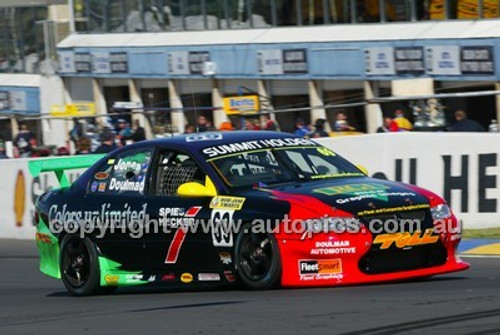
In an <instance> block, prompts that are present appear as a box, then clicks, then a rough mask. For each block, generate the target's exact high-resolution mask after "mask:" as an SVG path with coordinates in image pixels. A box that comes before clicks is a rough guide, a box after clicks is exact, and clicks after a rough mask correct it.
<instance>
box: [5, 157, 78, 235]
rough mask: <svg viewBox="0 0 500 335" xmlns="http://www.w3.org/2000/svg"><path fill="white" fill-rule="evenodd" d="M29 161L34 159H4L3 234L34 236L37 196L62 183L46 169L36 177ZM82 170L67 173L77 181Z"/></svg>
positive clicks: (71, 178)
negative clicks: (32, 174) (29, 166)
mask: <svg viewBox="0 0 500 335" xmlns="http://www.w3.org/2000/svg"><path fill="white" fill-rule="evenodd" d="M33 159H36V158H33ZM45 159H46V158H45ZM55 159H57V158H55ZM29 161H30V159H3V160H0V171H1V173H0V185H1V193H0V213H1V215H0V238H15V239H34V238H35V227H34V225H33V217H34V210H35V203H36V199H37V197H38V196H39V195H41V194H42V193H44V192H45V191H47V190H48V189H50V188H51V187H57V186H58V185H59V183H58V182H57V179H56V177H55V174H53V173H43V174H41V175H40V176H39V177H37V178H33V177H32V176H31V174H30V173H29V170H28V162H29ZM82 171H83V170H72V171H68V172H66V173H67V176H68V178H69V180H70V181H74V180H75V179H76V178H77V177H78V174H79V173H81V172H82Z"/></svg>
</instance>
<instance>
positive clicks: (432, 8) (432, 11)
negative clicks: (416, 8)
mask: <svg viewBox="0 0 500 335" xmlns="http://www.w3.org/2000/svg"><path fill="white" fill-rule="evenodd" d="M444 1H445V0H431V2H430V5H429V17H430V19H431V20H444V19H445V18H446V14H445V4H444Z"/></svg>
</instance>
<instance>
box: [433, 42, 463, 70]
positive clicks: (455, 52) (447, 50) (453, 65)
mask: <svg viewBox="0 0 500 335" xmlns="http://www.w3.org/2000/svg"><path fill="white" fill-rule="evenodd" d="M425 57H426V66H427V73H428V74H433V75H460V74H461V71H460V48H459V47H458V46H455V45H439V46H431V47H426V48H425Z"/></svg>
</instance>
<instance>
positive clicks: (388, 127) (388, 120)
mask: <svg viewBox="0 0 500 335" xmlns="http://www.w3.org/2000/svg"><path fill="white" fill-rule="evenodd" d="M397 131H399V127H398V124H397V122H396V121H394V120H393V119H392V117H390V116H386V117H384V124H383V125H382V126H380V127H378V129H377V133H392V132H397Z"/></svg>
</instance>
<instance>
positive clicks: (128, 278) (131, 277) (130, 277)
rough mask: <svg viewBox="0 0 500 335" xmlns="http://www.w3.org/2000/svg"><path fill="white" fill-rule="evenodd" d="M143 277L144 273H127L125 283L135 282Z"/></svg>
mask: <svg viewBox="0 0 500 335" xmlns="http://www.w3.org/2000/svg"><path fill="white" fill-rule="evenodd" d="M143 278H144V275H137V274H128V275H126V276H125V280H126V281H127V283H137V282H139V281H141V280H142V279H143Z"/></svg>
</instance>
